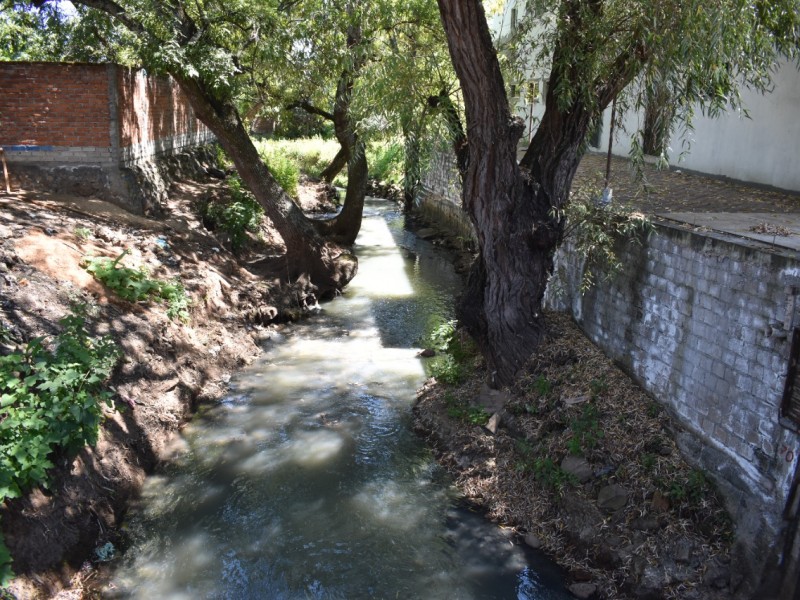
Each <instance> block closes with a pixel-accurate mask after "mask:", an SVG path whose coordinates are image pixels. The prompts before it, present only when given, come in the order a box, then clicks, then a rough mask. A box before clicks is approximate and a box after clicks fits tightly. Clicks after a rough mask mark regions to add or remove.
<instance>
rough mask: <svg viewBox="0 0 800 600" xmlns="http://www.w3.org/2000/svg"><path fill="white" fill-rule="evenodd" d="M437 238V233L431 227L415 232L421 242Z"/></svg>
mask: <svg viewBox="0 0 800 600" xmlns="http://www.w3.org/2000/svg"><path fill="white" fill-rule="evenodd" d="M438 236H439V232H438V231H437V230H436V229H433V228H431V227H425V228H424V229H420V230H419V231H417V237H418V238H420V239H423V240H430V239H433V238H435V237H438Z"/></svg>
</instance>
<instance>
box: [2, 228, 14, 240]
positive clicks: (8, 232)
mask: <svg viewBox="0 0 800 600" xmlns="http://www.w3.org/2000/svg"><path fill="white" fill-rule="evenodd" d="M13 235H14V232H13V231H12V230H11V227H7V226H5V225H0V239H6V238H10V237H12V236H13Z"/></svg>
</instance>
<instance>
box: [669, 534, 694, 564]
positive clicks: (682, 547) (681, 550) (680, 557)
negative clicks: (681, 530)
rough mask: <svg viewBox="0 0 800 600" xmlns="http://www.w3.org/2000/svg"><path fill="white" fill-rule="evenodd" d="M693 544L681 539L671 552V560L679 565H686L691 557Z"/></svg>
mask: <svg viewBox="0 0 800 600" xmlns="http://www.w3.org/2000/svg"><path fill="white" fill-rule="evenodd" d="M693 550H694V544H693V543H692V542H691V540H689V539H687V538H683V539H680V540H678V541H677V542H676V543H675V549H674V550H673V551H672V554H673V558H674V559H675V560H676V561H677V562H680V563H688V562H689V560H690V559H691V557H692V551H693Z"/></svg>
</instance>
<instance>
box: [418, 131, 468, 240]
mask: <svg viewBox="0 0 800 600" xmlns="http://www.w3.org/2000/svg"><path fill="white" fill-rule="evenodd" d="M461 206H462V204H461V176H460V175H459V173H458V167H457V166H456V157H455V155H454V154H453V151H452V150H451V149H450V148H449V147H447V146H444V145H442V147H441V148H440V149H439V150H438V151H437V152H435V153H434V156H433V159H432V160H431V163H430V164H429V165H428V170H427V171H426V173H425V176H424V177H423V178H422V186H421V192H420V194H419V197H418V198H417V209H418V210H419V211H420V212H421V213H422V214H423V215H424V216H425V217H426V218H427V219H428V220H431V221H434V222H436V223H438V224H439V225H440V226H441V227H443V228H444V229H445V230H447V231H450V232H452V233H454V234H455V235H457V236H459V237H460V238H462V240H464V241H467V240H469V241H474V240H475V230H474V228H473V226H472V222H471V221H470V220H469V217H468V216H467V215H466V213H465V212H464V211H463V210H462V208H461Z"/></svg>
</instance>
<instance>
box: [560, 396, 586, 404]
mask: <svg viewBox="0 0 800 600" xmlns="http://www.w3.org/2000/svg"><path fill="white" fill-rule="evenodd" d="M588 399H589V396H577V397H575V398H567V399H566V400H564V404H566V405H567V406H575V405H576V404H582V403H584V402H586V401H587V400H588Z"/></svg>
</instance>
